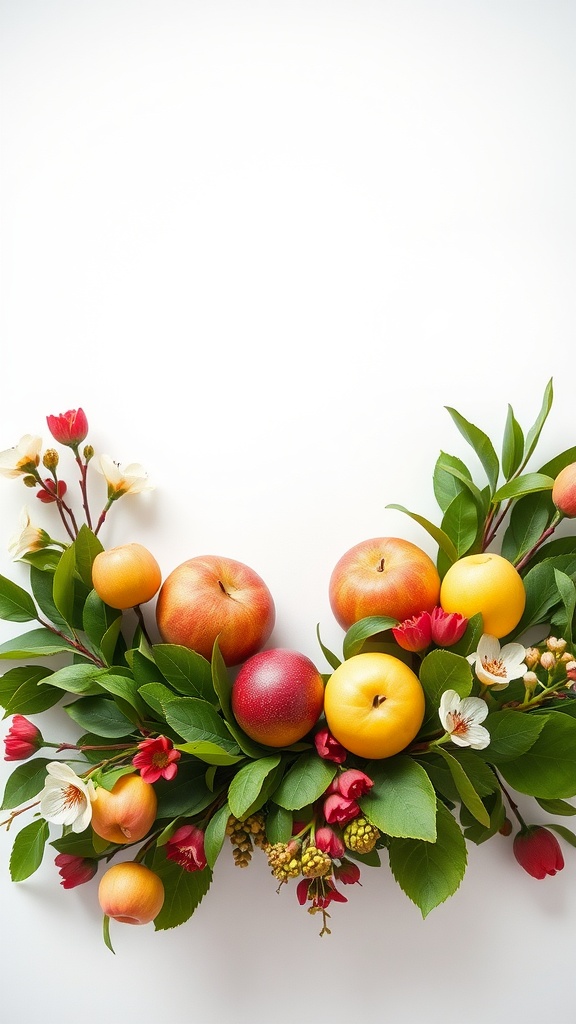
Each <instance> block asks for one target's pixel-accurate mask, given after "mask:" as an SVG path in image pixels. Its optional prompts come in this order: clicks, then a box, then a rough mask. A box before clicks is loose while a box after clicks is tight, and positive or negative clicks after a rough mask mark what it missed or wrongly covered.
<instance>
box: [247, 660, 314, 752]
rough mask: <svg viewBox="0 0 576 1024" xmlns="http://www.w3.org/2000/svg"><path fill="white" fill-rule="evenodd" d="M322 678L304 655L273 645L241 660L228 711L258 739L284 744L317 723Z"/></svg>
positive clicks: (260, 741) (294, 740)
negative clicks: (269, 648) (242, 662)
mask: <svg viewBox="0 0 576 1024" xmlns="http://www.w3.org/2000/svg"><path fill="white" fill-rule="evenodd" d="M323 704H324V682H323V680H322V676H321V675H320V673H319V671H318V669H317V668H316V666H315V665H314V664H313V663H312V662H311V661H310V658H307V657H306V655H305V654H299V653H298V651H288V650H285V649H284V648H275V649H274V650H271V651H260V653H259V654H255V655H254V656H253V657H252V658H249V659H248V661H246V662H245V663H244V665H243V666H242V668H241V669H240V671H239V673H238V675H237V676H236V679H235V680H234V683H233V684H232V712H233V714H234V717H235V719H236V721H237V722H238V725H239V726H240V727H241V728H242V729H243V730H244V732H245V733H246V734H247V735H248V736H250V737H251V738H252V739H253V740H256V741H257V742H258V743H264V744H266V745H267V746H269V747H288V746H290V744H291V743H296V742H297V741H298V740H301V739H302V737H303V736H305V735H306V733H307V732H310V729H311V728H312V726H313V725H315V724H316V722H317V721H318V718H319V717H320V714H321V713H322V707H323Z"/></svg>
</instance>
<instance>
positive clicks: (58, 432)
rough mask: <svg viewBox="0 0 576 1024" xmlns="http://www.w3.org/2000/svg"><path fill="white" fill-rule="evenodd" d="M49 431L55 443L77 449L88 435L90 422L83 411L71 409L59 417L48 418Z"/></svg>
mask: <svg viewBox="0 0 576 1024" xmlns="http://www.w3.org/2000/svg"><path fill="white" fill-rule="evenodd" d="M46 422H47V424H48V430H49V431H50V433H51V434H52V437H53V438H54V440H55V441H59V442H60V444H65V445H67V446H68V447H69V448H77V447H78V445H79V444H80V442H81V441H83V440H84V438H85V437H86V434H87V433H88V420H87V419H86V416H85V414H84V411H83V410H82V409H70V410H69V411H68V412H61V413H60V415H59V416H47V417H46Z"/></svg>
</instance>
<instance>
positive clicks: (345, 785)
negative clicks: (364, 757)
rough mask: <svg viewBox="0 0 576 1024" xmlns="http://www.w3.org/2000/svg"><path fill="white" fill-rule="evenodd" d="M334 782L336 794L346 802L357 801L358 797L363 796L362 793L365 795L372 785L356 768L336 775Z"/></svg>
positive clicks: (366, 776) (370, 780)
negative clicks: (343, 797)
mask: <svg viewBox="0 0 576 1024" xmlns="http://www.w3.org/2000/svg"><path fill="white" fill-rule="evenodd" d="M336 782H337V786H338V792H339V793H341V795H342V796H345V797H346V798H347V799H348V800H357V799H358V797H360V796H364V793H367V792H368V790H369V789H372V786H373V785H374V782H373V781H372V779H371V778H369V776H368V775H365V774H364V772H361V771H358V769H357V768H349V769H348V771H345V772H342V774H341V775H337V776H336Z"/></svg>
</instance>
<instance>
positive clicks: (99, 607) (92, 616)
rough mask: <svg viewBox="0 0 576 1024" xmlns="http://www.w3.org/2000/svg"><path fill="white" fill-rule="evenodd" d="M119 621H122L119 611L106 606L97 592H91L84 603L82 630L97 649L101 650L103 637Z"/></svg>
mask: <svg viewBox="0 0 576 1024" xmlns="http://www.w3.org/2000/svg"><path fill="white" fill-rule="evenodd" d="M117 619H119V620H120V622H121V621H122V615H121V613H120V612H119V611H118V609H117V608H111V607H110V606H109V605H107V604H104V601H102V600H101V598H99V597H98V594H97V593H96V591H95V590H91V591H90V593H89V594H88V596H87V598H86V600H85V602H84V610H83V613H82V628H83V629H84V632H85V633H86V636H87V637H88V639H89V640H90V641H91V643H93V644H94V646H95V647H97V648H98V649H99V648H100V644H101V641H102V637H103V636H105V635H106V633H107V632H108V630H109V628H110V626H111V625H112V623H113V622H115V621H116V620H117Z"/></svg>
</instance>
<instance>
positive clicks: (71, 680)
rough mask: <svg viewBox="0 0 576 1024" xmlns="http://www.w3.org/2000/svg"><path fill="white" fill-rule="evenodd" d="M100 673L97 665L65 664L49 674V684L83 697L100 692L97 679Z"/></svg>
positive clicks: (100, 688) (100, 670)
mask: <svg viewBox="0 0 576 1024" xmlns="http://www.w3.org/2000/svg"><path fill="white" fill-rule="evenodd" d="M101 675H102V669H101V668H99V667H98V665H93V664H89V665H87V664H84V665H65V666H64V668H59V669H58V670H57V671H56V672H53V673H52V675H51V676H50V686H56V687H58V689H59V690H64V691H66V692H67V693H77V694H81V695H82V696H83V697H94V696H96V695H97V694H101V693H102V687H101V686H100V684H99V682H98V681H97V680H98V678H99V677H100V676H101Z"/></svg>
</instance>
